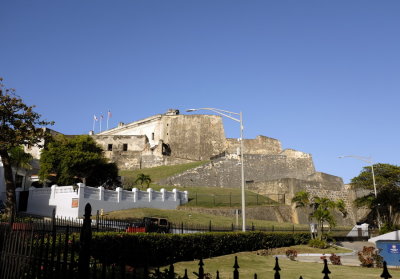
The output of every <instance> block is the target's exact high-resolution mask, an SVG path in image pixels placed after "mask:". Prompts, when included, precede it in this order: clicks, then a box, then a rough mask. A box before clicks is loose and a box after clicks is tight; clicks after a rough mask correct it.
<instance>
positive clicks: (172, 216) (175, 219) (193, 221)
mask: <svg viewBox="0 0 400 279" xmlns="http://www.w3.org/2000/svg"><path fill="white" fill-rule="evenodd" d="M148 216H152V217H161V218H167V219H168V220H169V221H170V222H172V223H175V224H181V223H184V224H188V225H193V226H208V225H209V224H210V221H211V224H212V226H218V227H230V226H231V225H232V224H234V225H235V224H236V219H235V217H224V216H215V215H210V214H200V213H196V212H188V211H185V210H162V209H155V208H135V209H127V210H120V211H114V212H109V213H107V214H106V217H109V218H115V219H126V220H129V219H136V218H143V217H148ZM241 224H242V221H241V219H240V218H239V226H241ZM246 224H247V226H251V225H252V224H253V225H254V226H255V227H256V228H257V227H263V228H268V229H270V228H272V226H274V229H292V228H293V224H291V223H278V222H273V221H265V220H252V219H247V220H246ZM295 228H296V229H308V225H295Z"/></svg>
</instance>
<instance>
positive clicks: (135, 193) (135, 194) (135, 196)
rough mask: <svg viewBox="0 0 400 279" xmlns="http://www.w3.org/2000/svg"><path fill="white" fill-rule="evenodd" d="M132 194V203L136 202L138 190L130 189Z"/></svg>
mask: <svg viewBox="0 0 400 279" xmlns="http://www.w3.org/2000/svg"><path fill="white" fill-rule="evenodd" d="M132 192H133V202H137V200H138V188H132Z"/></svg>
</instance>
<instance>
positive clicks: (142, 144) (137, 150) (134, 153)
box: [92, 135, 149, 170]
mask: <svg viewBox="0 0 400 279" xmlns="http://www.w3.org/2000/svg"><path fill="white" fill-rule="evenodd" d="M92 137H93V138H94V140H95V141H96V143H97V144H98V145H100V146H101V148H102V149H103V150H104V156H105V157H106V158H107V159H109V160H110V161H111V162H115V163H116V164H117V165H118V167H119V168H120V169H122V170H127V169H139V168H141V157H142V151H143V150H144V149H148V147H149V143H148V141H147V137H146V136H122V135H114V136H107V135H95V136H92ZM109 144H112V150H110V151H108V145H109ZM124 144H127V151H124V150H123V145H124Z"/></svg>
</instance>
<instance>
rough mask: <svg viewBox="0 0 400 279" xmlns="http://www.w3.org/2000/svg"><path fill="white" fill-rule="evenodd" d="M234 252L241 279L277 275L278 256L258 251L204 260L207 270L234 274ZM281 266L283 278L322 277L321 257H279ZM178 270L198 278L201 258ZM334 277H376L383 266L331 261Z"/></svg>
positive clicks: (224, 275)
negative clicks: (305, 259) (317, 259)
mask: <svg viewBox="0 0 400 279" xmlns="http://www.w3.org/2000/svg"><path fill="white" fill-rule="evenodd" d="M235 255H236V256H238V264H239V266H240V268H239V273H240V278H241V279H252V278H254V273H257V276H258V278H265V279H269V278H274V273H275V271H274V270H273V268H274V265H275V258H274V257H273V256H261V255H257V254H256V253H255V252H241V253H237V254H232V255H226V256H221V257H215V258H210V259H206V260H204V264H205V265H204V270H205V272H206V273H210V274H211V275H212V278H215V277H216V271H217V270H218V271H219V275H220V278H232V277H233V268H232V267H233V264H234V260H235ZM279 265H280V268H281V271H280V274H281V278H282V279H290V278H299V277H300V275H301V276H303V278H304V279H306V278H307V279H321V278H323V274H322V273H321V271H322V269H323V264H322V260H321V263H304V262H298V261H291V260H288V259H286V258H281V259H280V260H279ZM174 266H175V272H176V273H178V274H179V275H181V276H183V275H184V270H185V269H187V270H188V277H189V278H196V277H195V275H194V274H193V272H198V268H199V266H198V261H188V262H179V263H176V264H174ZM329 270H330V271H331V274H330V275H329V277H330V278H331V279H339V278H340V279H342V278H346V279H347V278H349V279H350V278H351V279H357V278H360V279H377V278H380V275H381V274H382V269H379V268H363V267H351V266H333V265H330V264H329ZM389 272H390V274H391V275H392V276H393V278H400V270H392V269H391V270H390V271H389Z"/></svg>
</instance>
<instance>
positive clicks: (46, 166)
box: [39, 135, 118, 185]
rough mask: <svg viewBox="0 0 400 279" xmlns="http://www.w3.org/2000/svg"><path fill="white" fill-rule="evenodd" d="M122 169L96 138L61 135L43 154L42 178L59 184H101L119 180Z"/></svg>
mask: <svg viewBox="0 0 400 279" xmlns="http://www.w3.org/2000/svg"><path fill="white" fill-rule="evenodd" d="M117 176H118V169H117V167H116V165H115V164H113V163H107V160H106V159H105V158H104V156H103V151H102V149H101V147H99V146H98V145H97V144H96V143H95V141H94V140H93V138H92V137H90V136H85V135H82V136H75V137H66V136H58V137H55V138H53V140H52V141H50V142H49V143H48V144H47V145H46V146H45V148H44V150H43V151H42V154H41V156H40V171H39V177H40V179H41V180H42V181H46V180H49V181H51V182H52V183H56V184H59V185H71V184H73V183H75V182H83V183H85V184H86V183H87V181H90V182H91V183H96V184H97V183H99V184H102V183H104V182H106V181H107V180H109V179H111V180H113V181H114V180H117Z"/></svg>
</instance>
